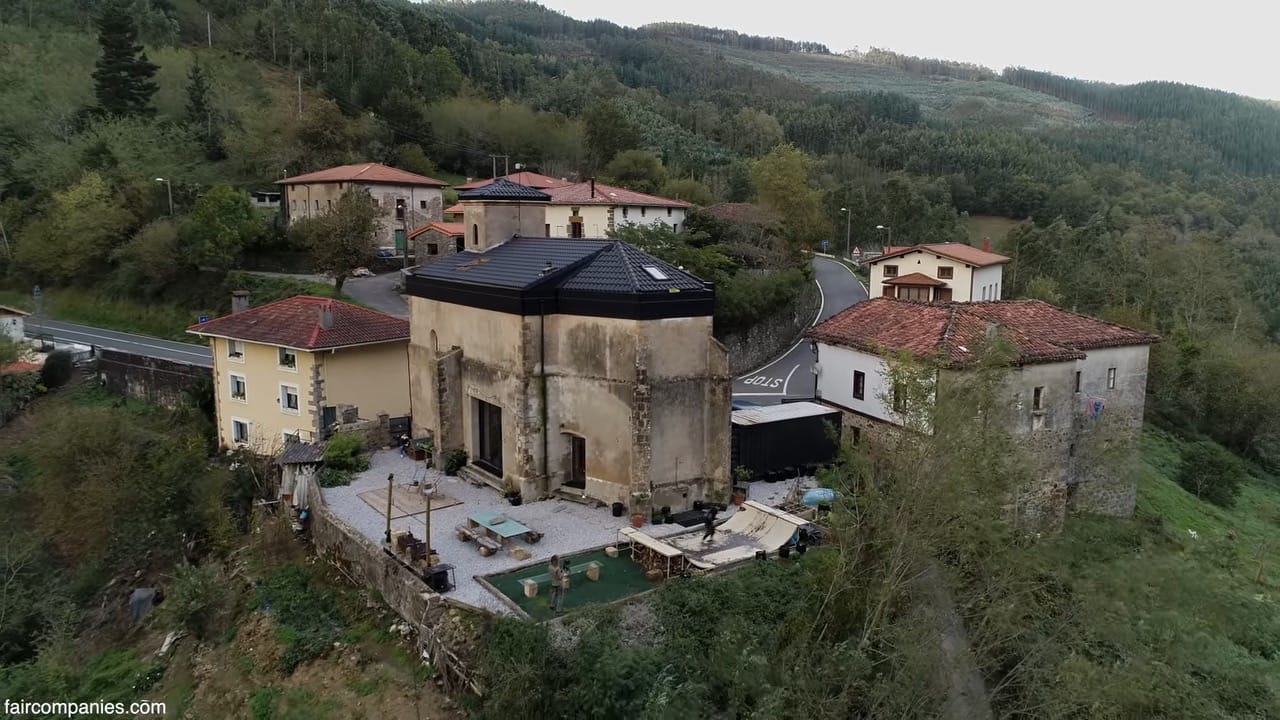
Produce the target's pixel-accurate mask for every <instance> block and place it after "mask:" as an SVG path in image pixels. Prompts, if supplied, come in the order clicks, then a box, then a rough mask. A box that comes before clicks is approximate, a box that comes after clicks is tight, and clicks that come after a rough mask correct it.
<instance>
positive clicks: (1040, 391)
mask: <svg viewBox="0 0 1280 720" xmlns="http://www.w3.org/2000/svg"><path fill="white" fill-rule="evenodd" d="M1031 409H1032V410H1043V409H1044V386H1043V385H1041V386H1039V387H1037V388H1036V389H1035V390H1033V391H1032V394H1031Z"/></svg>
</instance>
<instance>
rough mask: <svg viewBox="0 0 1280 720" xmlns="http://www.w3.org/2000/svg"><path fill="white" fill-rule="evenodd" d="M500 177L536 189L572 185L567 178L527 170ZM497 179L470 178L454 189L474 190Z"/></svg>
mask: <svg viewBox="0 0 1280 720" xmlns="http://www.w3.org/2000/svg"><path fill="white" fill-rule="evenodd" d="M502 177H504V178H506V179H507V180H510V181H511V182H513V183H516V184H518V185H524V186H525V187H531V188H536V189H538V190H546V189H547V188H554V187H563V186H565V185H572V183H570V182H569V181H568V180H565V179H563V178H553V177H551V176H549V175H542V174H540V173H536V172H529V171H528V170H521V171H520V172H513V173H511V174H510V175H503V176H502ZM497 179H498V178H485V179H484V180H472V181H471V182H469V183H464V184H462V185H458V186H456V188H455V189H457V190H474V189H476V188H482V187H484V186H485V185H488V184H489V183H491V182H493V181H494V180H497Z"/></svg>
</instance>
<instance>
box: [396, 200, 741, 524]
mask: <svg viewBox="0 0 1280 720" xmlns="http://www.w3.org/2000/svg"><path fill="white" fill-rule="evenodd" d="M460 199H461V202H462V205H463V223H462V225H463V229H464V235H463V238H464V250H463V251H461V252H458V253H456V254H451V255H447V256H444V257H441V258H439V259H438V260H437V261H435V262H433V263H431V264H429V265H424V266H422V267H419V268H417V269H416V270H415V271H414V272H413V274H411V275H410V276H409V278H408V280H407V282H406V292H407V294H408V295H409V309H410V325H411V329H410V345H409V365H410V386H411V393H412V401H413V422H414V431H415V434H416V435H418V436H422V435H430V436H432V437H433V438H434V439H435V444H436V447H437V449H438V453H441V454H443V453H447V452H449V451H450V450H451V449H457V448H461V449H464V450H466V452H467V454H468V457H469V465H468V466H467V468H466V469H465V472H466V473H467V474H469V475H470V476H471V477H472V478H476V479H479V480H482V481H484V482H487V483H489V484H491V485H494V486H495V487H500V488H503V489H506V490H515V489H518V490H519V491H520V492H521V493H522V495H523V496H524V498H525V499H535V498H539V497H545V496H551V495H555V494H562V495H563V494H568V495H574V496H579V497H586V498H590V499H595V500H599V501H602V502H608V503H612V502H621V503H623V504H625V505H626V506H627V507H628V508H629V509H630V510H632V511H636V510H638V511H644V509H645V508H647V507H650V506H652V507H662V506H670V507H671V508H673V509H684V508H688V507H689V506H690V505H691V504H692V503H693V501H694V500H698V499H704V498H723V497H724V494H725V493H726V491H727V489H728V485H729V429H730V424H729V416H730V392H731V390H730V388H731V377H730V372H729V366H728V359H727V356H726V352H725V349H724V347H723V346H722V345H721V344H720V343H719V342H717V341H716V340H715V339H714V338H713V337H712V334H711V321H712V310H713V308H714V305H715V292H714V289H713V288H712V287H711V286H710V285H709V284H707V283H704V282H703V281H701V280H699V279H698V278H696V277H694V276H692V275H690V274H688V273H686V272H684V271H682V270H680V269H678V268H676V267H673V266H671V265H669V264H667V263H665V262H662V261H661V260H658V259H657V258H654V257H653V256H651V255H648V254H646V253H644V252H643V251H641V250H640V249H638V248H636V247H635V246H632V245H629V244H627V243H624V242H618V241H613V240H588V239H563V238H558V239H553V238H545V237H541V235H543V234H544V229H545V226H546V212H545V210H546V203H547V201H548V196H547V195H546V194H545V193H543V192H541V191H539V190H536V189H534V188H529V187H525V186H522V185H517V184H515V183H511V182H509V181H506V180H498V181H495V182H493V183H490V184H487V185H485V186H484V187H481V188H477V189H474V190H469V191H467V192H465V193H463V194H462V196H461V198H460Z"/></svg>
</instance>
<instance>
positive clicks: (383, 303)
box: [342, 270, 409, 318]
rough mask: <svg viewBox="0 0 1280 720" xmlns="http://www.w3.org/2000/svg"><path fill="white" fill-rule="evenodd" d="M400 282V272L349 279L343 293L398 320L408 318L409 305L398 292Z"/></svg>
mask: <svg viewBox="0 0 1280 720" xmlns="http://www.w3.org/2000/svg"><path fill="white" fill-rule="evenodd" d="M399 282H400V272H399V271H398V270H397V271H396V272H389V273H383V274H381V275H374V276H373V277H363V278H348V279H347V281H346V282H344V283H343V284H342V292H344V293H346V294H347V295H349V296H350V297H351V298H352V299H353V300H355V301H356V302H358V303H360V304H361V305H364V306H366V307H371V308H373V309H374V310H381V311H382V312H384V313H387V314H388V315H395V316H396V317H398V318H408V317H409V303H407V302H405V299H404V296H402V295H401V294H400V293H399V292H397V291H396V284H397V283H399Z"/></svg>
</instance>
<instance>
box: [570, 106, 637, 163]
mask: <svg viewBox="0 0 1280 720" xmlns="http://www.w3.org/2000/svg"><path fill="white" fill-rule="evenodd" d="M583 124H584V126H585V128H584V133H585V140H586V146H587V155H588V160H589V161H590V163H591V165H592V167H596V168H601V167H604V166H605V165H606V164H607V163H608V162H609V161H610V160H612V159H613V158H614V156H615V155H617V154H618V153H620V152H622V151H623V150H632V149H635V148H637V147H639V146H640V131H639V130H637V129H636V127H635V125H633V124H632V123H631V120H629V119H628V118H627V116H626V115H624V114H623V112H622V110H621V109H620V108H619V107H618V104H617V103H616V102H614V101H613V100H601V101H599V102H597V103H596V104H595V105H593V106H592V107H591V109H590V110H588V111H587V114H586V115H585V116H584V117H583Z"/></svg>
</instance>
